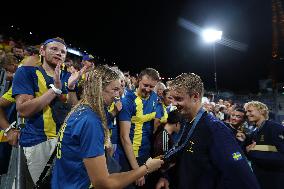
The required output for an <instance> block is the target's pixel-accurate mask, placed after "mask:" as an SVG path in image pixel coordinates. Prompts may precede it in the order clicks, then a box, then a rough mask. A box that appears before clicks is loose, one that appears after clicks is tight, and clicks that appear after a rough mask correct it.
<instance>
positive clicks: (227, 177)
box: [156, 73, 259, 189]
mask: <svg viewBox="0 0 284 189" xmlns="http://www.w3.org/2000/svg"><path fill="white" fill-rule="evenodd" d="M170 90H171V96H172V97H173V105H175V106H177V108H178V110H179V111H180V112H181V113H182V114H183V115H184V116H185V117H186V118H187V120H188V121H187V123H186V125H185V127H184V129H183V134H182V137H181V140H180V142H179V145H178V146H177V147H176V148H175V149H174V150H169V153H168V154H166V155H165V156H164V160H165V161H167V160H170V159H171V157H172V156H177V161H176V170H175V172H176V174H175V175H177V183H176V184H175V185H176V187H177V188H178V189H189V188H190V189H227V188H228V189H229V188H230V189H237V188H242V189H259V185H258V182H257V180H256V177H255V176H254V174H253V172H252V171H251V169H250V167H249V165H248V163H247V160H246V158H245V156H244V154H243V151H242V150H241V148H240V146H239V145H238V144H237V141H236V140H235V139H234V136H233V135H232V132H230V130H229V129H228V128H227V127H226V126H225V125H224V123H222V122H221V121H220V120H218V119H217V118H215V117H214V116H212V115H210V114H207V113H206V112H205V111H204V110H203V108H202V105H201V99H202V96H203V93H204V87H203V82H202V80H201V78H200V77H199V76H198V75H196V74H193V73H184V74H181V75H179V76H178V77H176V78H175V79H174V80H173V81H172V82H171V84H170ZM163 187H164V188H168V187H169V182H168V180H167V179H166V178H161V179H160V180H159V182H158V183H157V185H156V189H160V188H163Z"/></svg>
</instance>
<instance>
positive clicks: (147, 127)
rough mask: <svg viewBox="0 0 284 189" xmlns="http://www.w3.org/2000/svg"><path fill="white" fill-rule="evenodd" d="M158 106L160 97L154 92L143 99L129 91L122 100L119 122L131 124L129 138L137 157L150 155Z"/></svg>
mask: <svg viewBox="0 0 284 189" xmlns="http://www.w3.org/2000/svg"><path fill="white" fill-rule="evenodd" d="M157 105H158V96H157V95H156V93H154V92H152V93H151V94H150V96H149V97H148V98H147V99H143V98H141V97H139V96H138V95H137V94H136V93H135V92H130V91H128V92H127V94H126V96H125V97H124V98H123V99H122V110H121V112H120V113H119V121H130V122H131V128H130V133H129V137H130V140H131V141H132V147H133V151H134V154H135V157H140V156H149V155H150V150H151V146H152V145H151V138H152V134H153V127H154V124H153V120H154V119H155V116H156V109H157Z"/></svg>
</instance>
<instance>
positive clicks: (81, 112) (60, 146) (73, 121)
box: [51, 106, 105, 189]
mask: <svg viewBox="0 0 284 189" xmlns="http://www.w3.org/2000/svg"><path fill="white" fill-rule="evenodd" d="M104 153H105V152H104V130H103V127H102V122H101V119H100V118H99V116H98V114H97V113H95V112H94V111H93V110H92V109H91V108H90V107H88V106H82V107H79V108H78V109H77V110H76V111H75V112H74V113H72V114H71V116H70V118H69V119H68V120H67V123H66V124H63V126H62V127H61V129H60V131H59V138H58V143H57V155H56V157H57V158H56V162H55V167H54V168H53V173H52V181H51V183H52V188H53V189H57V188H58V189H61V188H69V189H73V188H74V189H77V188H88V187H89V186H90V184H91V182H90V179H89V176H88V173H87V170H86V168H85V165H84V162H83V160H84V159H85V158H94V157H97V156H102V155H104Z"/></svg>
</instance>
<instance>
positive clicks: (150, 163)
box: [146, 157, 164, 173]
mask: <svg viewBox="0 0 284 189" xmlns="http://www.w3.org/2000/svg"><path fill="white" fill-rule="evenodd" d="M163 163H164V161H163V160H161V159H152V158H151V157H150V158H149V159H148V160H147V161H146V166H147V167H148V173H152V172H154V171H156V170H157V169H159V168H160V167H161V166H162V164H163Z"/></svg>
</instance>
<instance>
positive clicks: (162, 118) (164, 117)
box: [161, 103, 169, 123]
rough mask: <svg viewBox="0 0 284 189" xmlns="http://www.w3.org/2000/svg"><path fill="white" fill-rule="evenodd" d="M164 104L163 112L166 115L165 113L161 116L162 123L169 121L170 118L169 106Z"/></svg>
mask: <svg viewBox="0 0 284 189" xmlns="http://www.w3.org/2000/svg"><path fill="white" fill-rule="evenodd" d="M162 106H163V113H164V115H163V117H161V123H167V120H168V116H169V115H168V112H167V106H166V105H165V104H164V103H163V104H162Z"/></svg>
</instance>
